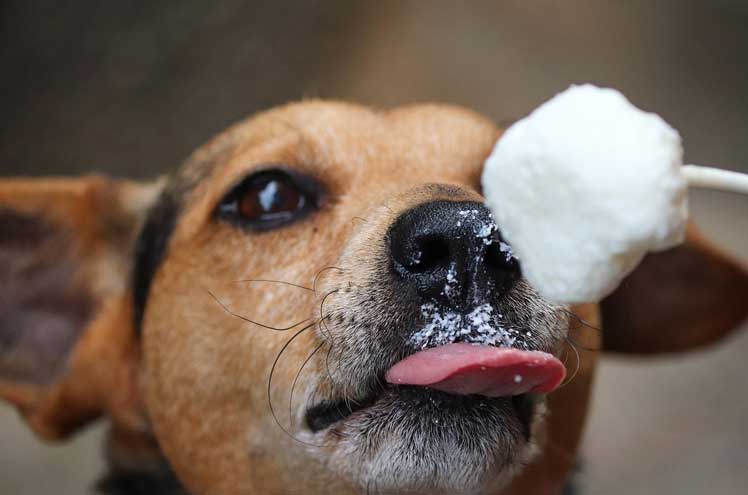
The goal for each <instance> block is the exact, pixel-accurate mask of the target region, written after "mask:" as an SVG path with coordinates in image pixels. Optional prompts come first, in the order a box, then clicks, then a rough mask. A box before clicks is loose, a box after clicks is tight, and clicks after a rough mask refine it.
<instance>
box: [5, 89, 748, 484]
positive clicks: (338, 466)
mask: <svg viewBox="0 0 748 495" xmlns="http://www.w3.org/2000/svg"><path fill="white" fill-rule="evenodd" d="M499 135H500V131H499V130H498V129H497V128H496V127H495V126H494V125H493V124H492V123H491V122H489V121H487V120H485V119H483V118H481V117H479V116H477V115H475V114H473V113H470V112H467V111H465V110H461V109H457V108H452V107H446V106H435V105H424V106H416V107H410V108H404V109H400V110H395V111H391V112H374V111H371V110H369V109H366V108H362V107H358V106H353V105H347V104H339V103H321V102H305V103H301V104H294V105H290V106H286V107H282V108H280V109H277V110H273V111H270V112H266V113H263V114H260V115H258V116H256V117H254V118H252V119H250V120H248V121H246V122H243V123H241V124H239V125H236V126H234V127H232V128H231V129H229V130H228V131H226V132H225V133H223V134H221V135H220V136H218V137H217V138H216V139H214V140H213V141H211V142H210V143H208V144H207V145H206V146H204V147H203V148H201V149H200V150H198V151H197V152H196V153H195V154H194V155H193V156H192V157H191V158H190V159H189V160H188V161H187V163H186V164H185V165H184V166H183V167H182V168H181V170H180V171H179V172H178V173H177V174H176V175H175V176H174V177H172V178H170V179H169V180H168V181H160V182H157V183H153V184H148V185H137V184H133V183H127V182H122V181H110V180H106V179H102V178H88V179H82V180H79V181H61V180H56V181H12V180H11V181H5V182H4V183H2V185H1V187H0V202H2V203H3V204H4V207H3V209H2V210H0V217H1V218H2V220H3V221H2V225H3V227H2V239H1V242H0V249H2V250H3V253H4V257H3V261H1V262H0V269H1V270H2V271H0V277H1V278H0V281H1V282H2V283H3V287H2V289H0V291H1V292H0V293H1V294H2V295H3V297H2V302H0V304H2V305H3V306H4V307H3V315H4V316H3V321H2V322H1V324H0V393H2V394H3V395H4V396H5V397H6V398H8V399H9V400H11V401H12V402H14V403H15V404H16V405H18V406H19V408H20V410H21V411H22V412H23V413H24V415H25V416H26V418H27V419H28V420H29V422H30V424H31V425H32V426H33V427H34V428H35V430H36V431H37V432H39V433H40V434H42V435H44V436H46V437H60V436H64V435H66V434H68V433H70V432H72V431H74V430H75V429H76V428H77V427H79V426H81V425H82V424H84V423H86V422H87V421H89V420H91V419H93V418H95V417H97V416H99V415H100V414H102V413H106V414H108V415H109V416H110V417H111V418H112V421H113V425H114V429H115V431H117V432H120V433H121V432H126V434H124V435H123V434H120V437H123V436H124V437H128V435H129V438H132V437H133V436H137V435H139V436H140V437H143V438H151V436H152V437H153V438H155V439H156V440H157V442H158V445H159V447H160V449H161V450H162V451H163V453H164V454H165V457H166V458H167V459H168V461H169V463H170V464H171V466H172V467H173V468H174V470H175V472H176V473H177V475H178V476H179V478H180V479H181V481H182V482H183V483H184V484H185V485H186V487H187V488H188V489H190V490H192V491H194V492H195V493H259V492H268V493H270V492H280V491H283V492H288V491H293V490H294V489H295V490H297V491H298V492H299V493H302V492H303V493H316V492H319V493H329V492H333V491H335V492H341V493H344V492H347V491H348V492H361V491H367V490H368V491H370V492H371V491H375V492H379V493H393V492H419V493H421V492H423V493H475V492H483V491H486V490H492V489H498V488H499V487H500V486H504V485H505V484H506V483H507V482H508V481H509V480H510V479H511V478H512V476H513V475H515V474H516V473H517V472H519V471H521V470H522V468H523V467H525V466H527V465H528V464H531V465H532V466H531V467H530V468H529V469H528V470H526V474H525V475H524V476H522V477H520V479H519V480H518V481H517V482H516V485H515V486H521V485H523V484H524V485H525V486H526V485H527V484H528V483H529V484H535V485H538V486H540V485H545V486H550V485H552V484H554V483H559V482H561V481H562V480H563V478H564V477H565V475H566V472H567V470H568V468H569V465H570V463H571V462H573V453H574V449H575V448H576V443H577V441H578V436H579V431H580V428H581V425H582V422H583V419H584V413H585V409H586V400H587V395H588V392H589V386H590V383H591V377H592V371H593V368H594V362H595V351H594V349H596V348H598V347H599V342H600V341H601V336H600V334H599V332H598V330H597V328H596V327H597V326H599V318H598V314H597V307H596V306H591V305H588V306H581V307H576V308H567V307H563V306H558V305H554V304H551V303H549V302H548V301H545V300H543V298H542V297H540V296H539V295H538V293H537V292H536V291H535V290H533V288H532V287H530V286H529V285H528V284H527V283H526V282H525V281H524V280H523V278H522V275H521V269H520V263H519V261H518V260H517V259H516V258H514V257H513V256H512V254H511V249H510V247H509V246H507V245H506V244H505V243H504V242H503V240H502V238H501V233H500V231H499V230H498V229H497V228H496V226H495V225H494V224H493V222H492V220H491V217H490V214H489V212H488V210H487V209H486V207H485V206H484V205H483V198H482V197H481V195H480V183H479V178H480V172H481V167H482V164H483V161H484V159H485V158H486V157H487V155H488V154H489V153H490V151H491V148H492V146H493V144H494V143H495V141H496V139H497V138H498V136H499ZM580 221H584V220H583V219H580ZM693 239H695V238H693ZM693 239H692V241H693ZM702 246H703V245H702V244H700V241H699V242H696V241H693V242H691V243H689V244H687V245H686V246H684V247H683V248H679V249H678V250H675V252H676V253H677V255H676V256H680V258H682V259H680V260H679V261H678V260H676V261H672V259H673V255H672V254H665V255H658V256H659V257H660V261H657V259H655V260H654V261H648V262H647V263H645V264H644V265H643V270H642V271H641V275H637V274H635V276H634V277H632V278H631V280H632V282H631V283H632V284H635V285H636V287H633V288H628V289H627V288H626V287H624V289H623V290H622V291H620V293H619V294H616V295H614V296H613V297H612V298H610V299H609V300H608V301H606V303H605V304H604V305H603V311H604V313H603V316H604V317H605V318H606V319H608V315H612V316H611V318H613V320H614V321H613V322H612V328H614V329H616V328H617V327H616V322H619V321H624V320H626V322H627V323H631V328H629V329H627V330H626V331H627V332H630V333H631V335H632V336H633V338H632V339H627V338H621V335H624V331H623V330H615V333H612V334H611V335H612V336H611V337H610V338H608V337H607V335H606V339H605V340H606V342H608V343H609V345H610V347H611V348H614V349H616V348H617V349H621V350H626V351H631V350H633V351H637V352H638V351H642V350H647V349H650V348H653V349H656V350H658V351H661V350H670V349H675V348H679V347H690V346H693V345H697V344H702V343H705V342H707V341H710V340H713V339H715V338H717V337H718V336H720V335H722V334H724V333H725V332H727V330H728V329H729V328H732V327H733V326H734V325H735V324H736V322H738V321H739V320H740V319H742V318H743V317H744V316H745V311H746V310H745V304H744V301H745V300H746V299H745V298H746V297H748V278H747V277H746V276H745V273H744V272H743V271H742V270H741V269H740V268H738V267H737V266H735V265H734V264H733V263H732V262H730V261H729V260H727V259H725V258H722V257H720V256H718V255H716V254H714V253H712V252H709V251H706V250H705V249H703V247H702ZM549 248H550V249H552V240H549ZM707 262H708V263H710V265H709V266H703V263H707ZM668 263H669V264H670V265H672V266H670V267H668ZM694 263H699V264H701V265H695V264H694ZM663 266H664V267H665V269H663V268H662V267H663ZM683 266H688V267H690V268H689V269H688V270H686V271H685V272H684V271H683V270H681V268H682V267H683ZM657 270H659V271H660V273H659V275H657V276H656V277H652V275H651V274H652V273H655V272H657ZM684 273H685V274H686V275H685V276H684V275H683V274H684ZM648 277H649V278H648ZM725 283H729V284H731V286H730V287H727V288H726V287H723V286H724V284H725ZM674 291H680V292H674ZM650 293H654V294H667V295H665V296H663V300H662V301H659V304H658V305H657V306H656V307H655V306H654V304H653V303H652V301H648V300H647V298H648V297H649V295H650ZM673 294H677V295H678V298H675V297H673ZM734 294H737V295H738V296H735V295H734ZM737 297H743V298H744V299H742V302H741V301H740V300H739V299H737ZM694 301H695V302H694ZM694 304H697V305H699V306H698V307H695V308H694V307H693V305H694ZM689 305H690V306H692V308H691V309H696V313H695V315H696V316H695V317H694V316H693V314H694V313H690V314H691V315H692V316H690V317H689V318H688V319H684V320H683V321H684V327H685V328H684V327H681V328H675V325H673V324H672V323H671V322H670V320H669V319H668V316H667V315H668V313H670V314H678V315H680V314H682V313H683V312H685V311H686V310H687V307H688V306H689ZM717 309H719V311H720V314H719V318H720V319H719V321H717V318H716V315H712V314H711V313H712V312H714V311H716V310H717ZM703 311H708V313H704V312H703ZM700 312H701V313H700ZM637 314H643V315H644V316H643V317H641V318H639V319H637V318H635V317H633V316H631V315H637ZM6 315H7V316H6ZM628 320H631V321H628ZM715 322H716V323H715ZM654 326H656V328H655V327H654ZM653 332H658V333H657V337H649V335H651V334H652V333H653ZM678 335H686V336H687V339H686V341H684V340H683V339H682V338H680V337H678ZM616 336H618V337H616ZM637 338H638V339H640V341H636V339H637ZM648 339H649V340H648ZM688 339H691V340H688ZM459 341H465V342H470V343H480V344H483V345H493V346H510V347H515V348H518V349H522V350H528V351H544V352H546V353H549V354H553V355H556V356H559V357H561V358H567V366H568V368H569V374H570V377H569V378H570V381H569V383H568V384H567V385H564V386H562V388H561V389H560V390H558V391H557V392H555V393H554V394H553V395H551V396H550V400H549V401H548V400H547V399H546V397H545V396H544V395H543V394H539V393H534V392H533V391H532V387H531V386H529V385H528V387H526V389H522V388H521V387H520V386H517V387H515V388H514V389H513V392H512V393H511V394H507V395H505V396H499V397H486V396H484V395H480V394H472V395H467V394H461V393H453V392H445V391H439V390H435V389H432V388H428V387H420V386H398V385H392V384H389V383H388V382H387V380H386V379H385V376H386V373H387V371H388V370H389V369H390V368H392V366H393V365H395V364H396V363H398V362H400V361H401V360H403V359H404V358H406V357H408V356H410V355H412V354H414V353H416V352H418V351H420V350H422V349H425V348H431V347H436V346H441V345H444V344H450V343H454V342H459ZM655 341H656V342H661V345H659V347H658V346H656V345H652V342H655ZM632 342H634V344H632ZM636 342H638V343H636ZM683 342H686V343H685V344H684V343H683ZM575 351H576V352H575ZM520 380H521V377H520ZM548 402H549V403H550V404H548ZM549 409H550V416H549V417H548V418H547V420H546V415H547V411H548V410H549ZM547 423H549V424H547ZM544 425H546V427H544ZM136 432H137V435H136ZM124 443H127V442H126V441H125V442H124ZM130 443H132V441H131V442H130ZM146 443H147V442H146ZM559 449H560V451H561V454H558V455H556V454H553V452H557V451H558V450H559ZM538 453H539V455H538ZM570 459H571V460H570ZM554 486H555V485H554Z"/></svg>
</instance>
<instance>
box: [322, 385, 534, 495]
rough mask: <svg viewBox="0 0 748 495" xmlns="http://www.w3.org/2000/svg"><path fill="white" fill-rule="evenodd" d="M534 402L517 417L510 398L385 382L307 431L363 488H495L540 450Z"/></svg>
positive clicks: (386, 491) (340, 470) (445, 490)
mask: <svg viewBox="0 0 748 495" xmlns="http://www.w3.org/2000/svg"><path fill="white" fill-rule="evenodd" d="M533 400H534V407H533V409H532V413H531V415H530V416H529V417H528V418H524V419H520V417H519V414H518V412H517V411H516V410H515V406H514V405H513V400H512V399H511V398H506V397H505V398H498V399H489V398H484V397H478V396H470V397H456V396H451V395H448V394H445V393H442V392H438V391H434V390H428V389H425V390H424V389H411V388H390V389H388V390H386V391H385V392H384V393H383V394H382V396H381V397H379V398H378V399H377V400H376V402H375V403H374V404H373V405H371V406H370V407H367V408H365V409H362V410H360V411H358V412H354V413H353V414H352V415H350V416H349V417H347V418H345V419H344V420H341V421H339V422H337V423H335V424H334V425H332V426H331V427H330V428H329V429H326V430H323V431H322V432H320V433H318V434H316V435H314V436H313V437H314V438H315V440H316V441H318V442H319V441H320V440H322V442H323V443H324V444H325V449H329V450H330V454H329V468H331V469H332V470H334V471H335V472H336V473H337V474H338V475H340V476H342V477H343V478H344V479H347V480H348V481H349V482H350V483H351V484H354V485H358V486H359V487H360V489H361V491H362V492H363V493H376V494H390V493H413V494H436V493H440V494H442V493H443V494H479V493H495V491H496V490H499V489H501V488H502V487H504V486H505V485H507V484H508V483H509V481H510V480H511V479H512V478H513V477H514V475H515V474H516V473H517V472H518V471H519V470H520V469H521V468H522V467H524V466H525V465H526V464H527V463H528V462H530V461H531V460H532V458H533V457H534V455H535V453H536V452H537V451H538V448H537V444H536V438H538V437H539V436H540V435H539V433H540V431H539V430H542V426H543V424H544V421H543V419H544V416H545V402H544V400H543V399H542V398H539V397H538V398H533ZM309 438H312V435H310V436H309Z"/></svg>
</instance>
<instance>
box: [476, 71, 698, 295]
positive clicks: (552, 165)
mask: <svg viewBox="0 0 748 495" xmlns="http://www.w3.org/2000/svg"><path fill="white" fill-rule="evenodd" d="M682 155H683V148H682V146H681V140H680V136H679V134H678V132H677V131H676V130H675V129H673V128H672V127H670V126H669V125H668V124H667V123H666V122H665V121H664V120H662V119H661V118H660V117H659V116H657V115H655V114H653V113H647V112H643V111H641V110H639V109H638V108H636V107H634V106H633V105H632V104H631V103H630V102H629V101H628V100H627V99H626V98H625V97H624V96H623V95H622V94H621V93H619V92H618V91H616V90H613V89H601V88H597V87H595V86H592V85H582V86H572V87H571V88H569V89H568V90H566V91H564V92H562V93H560V94H558V95H556V96H555V97H553V98H551V99H550V100H549V101H547V102H546V103H544V104H542V105H541V106H540V107H538V108H537V109H536V110H535V111H533V112H532V113H531V114H530V115H529V116H528V117H526V118H524V119H522V120H520V121H518V122H517V123H515V124H514V125H512V126H511V127H509V129H507V130H506V132H505V133H504V134H503V136H502V137H501V139H499V141H498V142H497V143H496V146H495V148H494V150H493V152H492V153H491V155H490V156H489V157H488V159H487V160H486V164H485V168H484V171H483V191H484V193H485V196H486V200H487V203H488V206H489V207H490V208H491V211H492V212H493V215H494V217H495V220H496V223H497V224H498V225H499V228H500V229H501V232H502V236H503V237H504V238H505V239H506V240H507V242H508V243H509V244H511V246H512V249H513V250H514V252H515V253H516V255H517V257H518V258H519V259H520V260H521V263H522V270H523V274H524V276H525V277H526V278H527V280H528V281H529V282H530V284H531V285H533V286H534V287H535V288H536V289H537V290H538V291H539V292H540V293H541V294H542V295H543V296H545V297H547V298H548V299H550V300H553V301H555V302H562V303H581V302H594V301H599V300H600V299H602V298H603V297H605V296H606V295H608V294H609V293H610V292H612V291H613V290H614V289H615V288H616V287H617V286H618V284H619V283H620V282H621V280H622V279H623V278H624V277H625V276H626V275H627V274H628V273H630V272H631V271H632V270H633V269H634V267H635V266H636V265H637V264H638V263H639V262H640V261H641V259H642V258H643V257H644V255H645V254H646V253H647V252H648V251H659V250H663V249H667V248H669V247H672V246H674V245H676V244H679V243H680V242H682V240H683V237H684V232H685V221H686V217H687V195H686V188H687V184H686V181H685V179H684V177H683V175H682V173H681V165H682Z"/></svg>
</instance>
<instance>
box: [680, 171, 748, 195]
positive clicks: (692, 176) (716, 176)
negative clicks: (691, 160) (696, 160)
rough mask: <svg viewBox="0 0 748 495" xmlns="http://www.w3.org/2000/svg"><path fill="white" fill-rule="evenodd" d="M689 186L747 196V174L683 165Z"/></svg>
mask: <svg viewBox="0 0 748 495" xmlns="http://www.w3.org/2000/svg"><path fill="white" fill-rule="evenodd" d="M682 170H683V176H684V177H685V178H686V181H687V182H688V185H689V186H692V187H704V188H707V189H717V190H720V191H730V192H736V193H742V194H748V174H741V173H739V172H731V171H730V170H721V169H718V168H713V167H703V166H701V165H683V168H682Z"/></svg>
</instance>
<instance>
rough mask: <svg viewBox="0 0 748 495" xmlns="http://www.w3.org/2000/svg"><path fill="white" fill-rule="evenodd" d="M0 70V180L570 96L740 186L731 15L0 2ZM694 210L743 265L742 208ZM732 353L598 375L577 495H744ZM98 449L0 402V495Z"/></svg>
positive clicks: (590, 0) (617, 5)
mask: <svg viewBox="0 0 748 495" xmlns="http://www.w3.org/2000/svg"><path fill="white" fill-rule="evenodd" d="M0 67H2V78H0V115H2V125H1V126H0V175H2V176H7V175H48V174H55V175H73V174H81V173H87V172H91V171H99V172H107V173H110V174H114V175H120V176H128V177H134V178H145V177H153V176H155V175H157V174H160V173H164V172H168V171H170V170H173V169H174V168H175V167H176V166H177V165H178V164H179V162H180V161H181V160H182V159H183V158H184V157H185V156H186V155H187V154H188V153H189V152H190V151H191V150H193V149H194V148H196V147H197V146H198V145H200V144H201V143H202V142H204V141H205V140H207V139H208V138H209V137H210V136H211V135H213V134H214V133H216V132H219V131H220V130H221V129H223V128H225V127H226V126H228V125H229V124H230V123H232V122H234V121H236V120H237V119H240V118H242V117H244V116H246V115H248V114H250V113H252V112H254V111H256V110H259V109H263V108H267V107H270V106H273V105H276V104H280V103H284V102H287V101H289V100H297V99H300V98H311V97H323V98H336V99H345V100H354V101H358V102H362V103H366V104H369V105H373V106H376V107H384V108H387V107H391V106H396V105H400V104H403V103H410V102H417V101H443V102H450V103H455V104H459V105H464V106H467V107H471V108H473V109H475V110H477V111H479V112H481V113H484V114H486V115H488V116H490V117H492V118H494V119H496V120H497V121H502V120H506V119H511V118H516V117H521V116H523V115H525V114H526V113H528V112H529V111H530V110H531V109H532V108H534V107H535V106H537V105H538V104H539V103H541V102H542V101H544V100H546V99H547V98H549V97H550V96H552V95H553V94H555V93H556V92H558V91H561V90H563V89H565V88H566V87H567V86H568V85H569V84H571V83H576V82H592V83H595V84H598V85H609V86H614V87H616V88H619V89H620V90H622V91H623V92H624V93H625V94H626V95H627V96H629V98H630V99H631V100H632V101H633V102H634V103H635V104H636V105H638V106H640V107H642V108H645V109H648V110H652V111H655V112H657V113H659V114H661V115H662V116H663V117H664V118H665V119H666V120H667V121H668V122H670V123H671V124H672V125H674V126H675V127H676V128H678V129H679V130H680V132H681V134H682V136H683V139H684V143H685V148H686V160H687V161H689V162H691V163H700V164H713V165H718V166H722V167H725V168H731V169H735V170H741V169H742V170H744V171H748V2H746V1H740V0H702V1H695V0H670V1H668V0H660V1H656V2H655V1H651V0H637V1H634V0H629V1H626V2H613V1H599V0H569V1H564V2H559V1H553V0H538V1H532V2H526V1H521V0H516V1H491V2H489V1H475V0H471V1H469V2H458V1H446V0H444V1H442V0H428V1H426V0H422V1H402V0H400V1H394V0H393V1H372V0H369V1H357V2H351V1H342V0H327V1H314V0H306V1H282V2H280V1H278V2H249V1H238V0H222V1H214V2H204V1H198V0H186V1H181V2H177V1H165V0H150V1H148V2H145V1H140V2H138V1H135V2H97V1H93V0H77V1H75V2H49V1H36V0H4V1H3V2H1V3H0ZM691 199H692V211H693V216H694V217H695V218H696V220H697V221H698V222H699V223H700V225H701V227H702V229H703V230H704V231H706V233H708V234H709V235H710V236H711V237H712V238H713V239H714V240H715V241H717V243H718V244H720V245H721V246H723V247H724V249H725V250H727V251H728V252H730V253H732V254H733V255H735V256H737V257H739V258H741V259H742V260H744V261H748V198H746V197H737V196H730V195H726V194H720V193H707V192H695V193H693V194H692V198H691ZM746 304H748V301H746ZM746 352H748V332H743V334H742V335H736V336H734V337H733V338H732V339H730V340H729V341H727V342H725V343H723V344H722V345H720V346H718V347H717V348H712V349H709V350H707V351H704V352H699V353H692V354H688V355H679V356H677V357H672V358H664V359H663V358H659V359H646V360H632V359H620V358H615V359H614V358H606V359H605V360H604V362H603V365H602V367H601V369H600V373H599V376H598V380H597V384H596V391H595V399H594V404H593V409H592V414H591V421H590V423H589V426H588V429H587V433H586V436H585V442H584V453H583V465H582V469H581V473H580V480H579V484H580V485H581V487H582V488H583V489H584V490H583V493H587V494H595V495H599V494H603V495H606V494H611V495H618V494H621V495H623V494H627V495H628V494H631V493H639V494H649V493H653V494H654V493H658V494H661V493H668V494H669V493H673V494H681V495H687V494H689V495H690V494H703V493H719V494H743V493H745V492H746V488H745V487H746V486H748V449H746V447H745V446H746V445H748V426H746V424H747V423H746V420H747V419H748V381H747V380H746V378H745V377H746V376H748V362H747V361H746V358H745V356H746ZM102 433H103V429H102V426H100V425H99V426H94V427H92V428H90V429H89V430H87V431H86V432H84V433H83V434H81V435H79V436H78V437H76V438H75V439H74V440H73V442H71V443H68V444H65V445H63V446H54V447H50V446H47V445H45V444H43V443H41V442H39V441H37V440H36V439H35V438H34V437H33V436H32V435H31V434H30V433H29V432H28V431H27V430H26V428H25V427H24V426H23V425H22V424H21V422H20V421H19V420H18V419H17V416H16V413H15V411H13V410H11V409H10V408H9V407H7V406H4V405H0V493H2V494H14V495H15V494H42V493H56V494H71V495H78V494H83V493H87V491H88V487H89V486H90V484H91V481H92V480H93V479H94V478H95V476H96V475H97V474H98V473H99V471H100V470H101V469H102V467H103V459H102V454H101V452H102V449H101V440H102V437H103V435H102Z"/></svg>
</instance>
